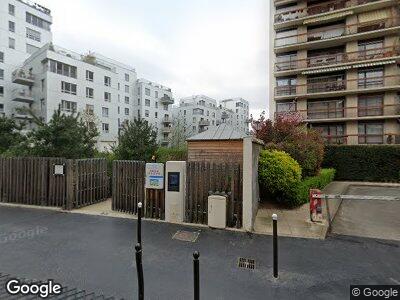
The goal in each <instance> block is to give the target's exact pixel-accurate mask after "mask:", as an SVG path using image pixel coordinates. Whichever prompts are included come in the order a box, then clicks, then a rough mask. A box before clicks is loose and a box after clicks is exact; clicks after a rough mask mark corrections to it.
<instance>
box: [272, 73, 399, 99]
mask: <svg viewBox="0 0 400 300" xmlns="http://www.w3.org/2000/svg"><path fill="white" fill-rule="evenodd" d="M317 80H318V81H317ZM399 89H400V75H390V76H379V77H369V78H362V79H361V78H360V79H359V78H357V79H349V80H346V79H343V78H338V77H335V76H325V77H319V78H314V81H313V82H310V81H309V82H308V83H307V84H297V85H287V86H278V87H275V96H276V97H277V98H279V99H280V100H283V99H290V98H296V97H307V98H311V99H315V98H319V97H321V96H330V95H335V96H343V95H347V94H352V93H358V92H373V91H377V92H378V91H388V90H399Z"/></svg>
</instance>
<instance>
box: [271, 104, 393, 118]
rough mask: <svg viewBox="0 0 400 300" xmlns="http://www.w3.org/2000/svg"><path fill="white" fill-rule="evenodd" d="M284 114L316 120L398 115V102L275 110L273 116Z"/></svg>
mask: <svg viewBox="0 0 400 300" xmlns="http://www.w3.org/2000/svg"><path fill="white" fill-rule="evenodd" d="M285 115H298V116H300V117H301V118H302V119H303V120H306V121H317V120H323V119H341V118H349V119H353V118H354V119H357V118H362V117H374V116H382V117H387V116H399V118H400V104H384V105H368V106H348V107H338V108H319V109H310V108H309V109H299V110H297V111H289V112H277V113H275V117H279V116H285Z"/></svg>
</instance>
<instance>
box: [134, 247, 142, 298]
mask: <svg viewBox="0 0 400 300" xmlns="http://www.w3.org/2000/svg"><path fill="white" fill-rule="evenodd" d="M135 249H136V271H137V277H138V299H139V300H143V299H144V280H143V264H142V246H141V245H140V244H136V246H135Z"/></svg>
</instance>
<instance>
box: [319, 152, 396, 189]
mask: <svg viewBox="0 0 400 300" xmlns="http://www.w3.org/2000/svg"><path fill="white" fill-rule="evenodd" d="M323 166H324V167H329V168H334V169H336V180H353V181H381V182H388V181H390V182H393V181H395V182H397V181H400V172H399V170H400V146H396V145H375V146H374V145H368V146H363V145H356V146H327V147H326V151H325V158H324V162H323Z"/></svg>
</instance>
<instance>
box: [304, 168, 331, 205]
mask: <svg viewBox="0 0 400 300" xmlns="http://www.w3.org/2000/svg"><path fill="white" fill-rule="evenodd" d="M334 178H335V169H322V170H321V171H320V173H319V175H317V176H313V177H308V178H306V179H304V180H302V181H301V182H300V184H299V186H298V190H297V205H301V204H304V203H307V202H308V201H309V191H310V189H320V190H322V189H323V188H325V187H326V186H327V185H328V184H329V183H331V182H332V181H333V179H334Z"/></svg>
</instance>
